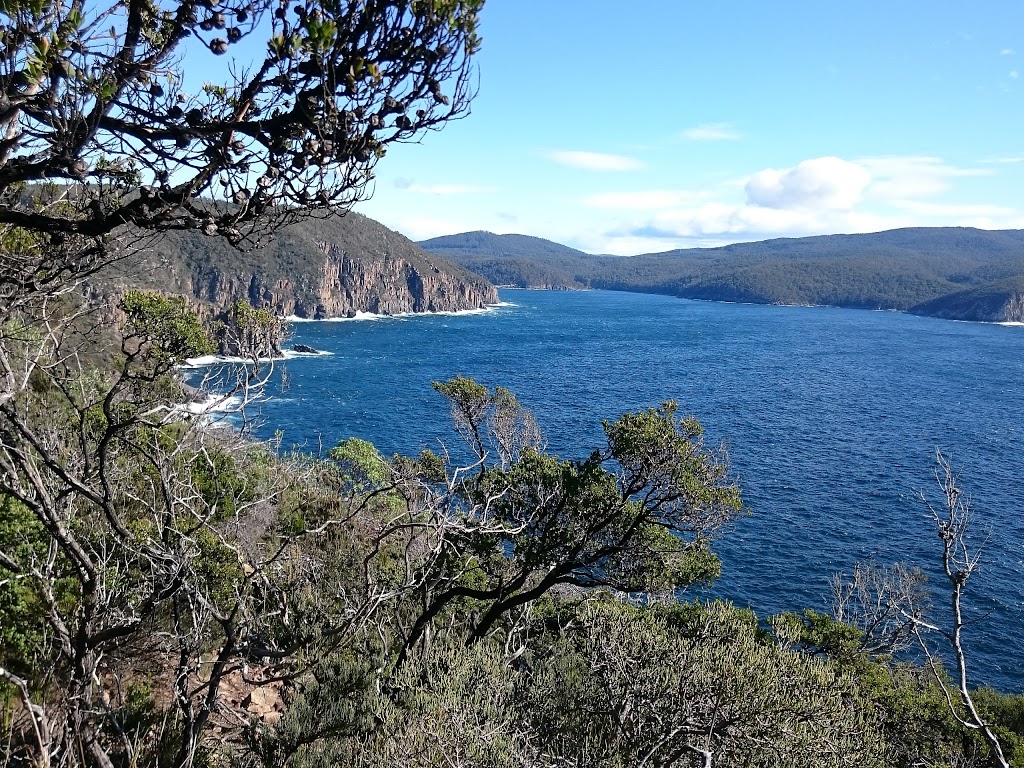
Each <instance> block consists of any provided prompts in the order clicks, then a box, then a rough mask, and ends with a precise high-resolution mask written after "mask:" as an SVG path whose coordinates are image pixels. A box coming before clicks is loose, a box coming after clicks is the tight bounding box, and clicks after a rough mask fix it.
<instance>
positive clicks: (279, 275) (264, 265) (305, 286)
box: [101, 213, 497, 318]
mask: <svg viewBox="0 0 1024 768" xmlns="http://www.w3.org/2000/svg"><path fill="white" fill-rule="evenodd" d="M140 256H141V258H140V259H132V260H130V261H129V262H128V263H127V266H118V267H117V268H115V269H114V270H109V271H108V272H107V273H106V274H104V275H102V276H101V281H106V282H116V283H127V284H129V285H135V286H141V287H147V288H156V289H159V290H162V291H166V292H172V293H179V294H183V295H187V296H190V297H192V298H194V299H197V300H199V301H201V302H206V303H209V304H211V305H213V307H215V308H220V309H223V308H225V307H227V306H229V305H231V303H232V302H234V301H235V300H236V299H246V300H248V301H249V303H251V304H252V305H253V306H255V307H267V308H270V309H273V310H274V311H275V312H276V313H277V314H280V315H298V316H299V317H306V318H329V317H343V316H345V315H352V314H353V313H355V312H357V311H363V312H374V313H378V314H387V315H393V314H399V313H404V312H429V311H460V310H468V309H477V308H479V307H482V306H485V305H487V304H493V303H494V302H496V301H497V294H496V293H495V290H494V287H493V286H491V285H490V284H488V283H487V281H486V280H484V279H482V278H480V277H479V276H478V275H476V274H473V273H471V272H469V271H467V270H466V269H465V268H463V267H460V266H458V265H456V264H452V263H451V262H449V261H447V260H446V259H443V258H441V257H439V256H437V255H434V254H428V253H426V252H424V251H423V250H422V249H420V248H419V247H418V246H417V245H416V244H415V243H413V242H412V241H410V240H409V239H407V238H406V237H404V236H402V235H400V234H398V233H397V232H393V231H392V230H390V229H388V228H387V227H385V226H384V225H382V224H380V223H378V222H376V221H374V220H372V219H369V218H366V217H365V216H360V215H359V214H355V213H349V214H347V215H345V216H331V217H329V218H310V219H306V220H304V221H301V222H299V223H297V224H293V225H291V226H290V227H287V228H285V229H283V230H281V231H280V232H278V233H277V235H276V237H275V238H274V239H273V240H272V241H271V242H270V243H268V244H267V245H266V246H265V247H263V248H259V249H256V250H250V251H239V250H237V249H235V248H233V247H231V246H230V245H228V244H227V243H225V242H224V241H223V240H222V239H220V238H216V237H206V236H204V235H203V234H202V233H200V232H199V231H196V230H191V231H185V232H168V233H166V234H165V235H164V236H163V237H161V238H160V239H159V240H157V241H155V242H154V243H153V244H152V245H151V247H149V248H148V249H147V250H145V251H143V253H142V254H140Z"/></svg>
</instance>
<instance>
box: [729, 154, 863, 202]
mask: <svg viewBox="0 0 1024 768" xmlns="http://www.w3.org/2000/svg"><path fill="white" fill-rule="evenodd" d="M870 182H871V174H870V173H869V172H868V171H867V170H866V169H865V168H864V167H862V166H861V165H858V164H857V163H851V162H849V161H848V160H843V159H841V158H838V157H818V158H814V159H813V160H804V161H803V162H802V163H800V164H799V165H797V166H796V167H795V168H789V169H786V170H782V171H778V170H775V169H774V168H767V169H765V170H763V171H758V172H757V173H755V174H754V175H753V176H751V177H750V178H749V179H748V180H747V183H746V187H745V189H746V193H747V201H748V202H749V203H751V204H752V205H754V206H757V207H761V208H773V209H792V208H798V209H800V208H813V209H841V210H842V209H850V208H853V207H854V206H855V205H856V204H857V203H858V202H859V201H860V198H861V195H862V194H863V193H864V190H865V188H866V187H867V186H868V184H869V183H870Z"/></svg>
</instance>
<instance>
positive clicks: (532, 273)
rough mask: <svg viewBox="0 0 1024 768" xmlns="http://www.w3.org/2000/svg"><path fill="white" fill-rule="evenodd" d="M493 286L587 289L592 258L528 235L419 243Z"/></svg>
mask: <svg viewBox="0 0 1024 768" xmlns="http://www.w3.org/2000/svg"><path fill="white" fill-rule="evenodd" d="M419 246H420V247H421V248H423V250H425V251H428V252H430V253H436V254H437V255H439V256H443V257H444V258H446V259H449V260H451V261H453V262H455V263H456V264H460V265H462V266H463V267H466V269H471V270H472V271H474V272H476V273H477V274H479V275H483V276H485V277H487V279H488V280H490V281H491V282H492V283H494V284H495V285H507V286H514V287H517V288H586V287H589V275H590V273H591V272H592V271H593V260H594V258H595V257H594V256H592V255H590V254H589V253H584V252H583V251H577V250H576V249H575V248H570V247H569V246H567V245H560V244H559V243H553V242H551V241H550V240H544V239H543V238H540V237H530V236H528V235H495V234H493V233H491V232H480V231H477V232H465V233H463V234H461V235H445V236H443V237H435V238H432V239H430V240H424V241H422V242H420V243H419Z"/></svg>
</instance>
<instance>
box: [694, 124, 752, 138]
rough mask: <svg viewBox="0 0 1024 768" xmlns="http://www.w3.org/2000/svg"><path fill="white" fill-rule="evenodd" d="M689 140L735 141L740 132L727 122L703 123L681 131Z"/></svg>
mask: <svg viewBox="0 0 1024 768" xmlns="http://www.w3.org/2000/svg"><path fill="white" fill-rule="evenodd" d="M683 138H686V139H690V141H736V140H737V139H739V138H740V134H739V132H738V131H736V129H735V128H733V127H732V125H731V124H729V123H705V124H704V125H698V126H695V127H693V128H689V129H687V130H685V131H683Z"/></svg>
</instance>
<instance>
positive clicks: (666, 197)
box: [583, 189, 711, 211]
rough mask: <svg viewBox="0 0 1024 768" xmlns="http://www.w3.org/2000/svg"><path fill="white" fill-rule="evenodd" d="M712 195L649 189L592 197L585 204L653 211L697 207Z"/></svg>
mask: <svg viewBox="0 0 1024 768" xmlns="http://www.w3.org/2000/svg"><path fill="white" fill-rule="evenodd" d="M710 195H711V193H710V192H695V191H692V190H683V189H648V190H640V191H637V192H606V193H603V194H599V195H591V196H590V197H588V198H586V199H585V200H584V201H583V203H584V205H586V206H588V207H590V208H612V209H616V210H639V211H653V210H656V209H659V208H675V207H678V206H681V205H696V204H697V203H699V202H701V201H702V200H706V199H707V198H708V197H709V196H710Z"/></svg>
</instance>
